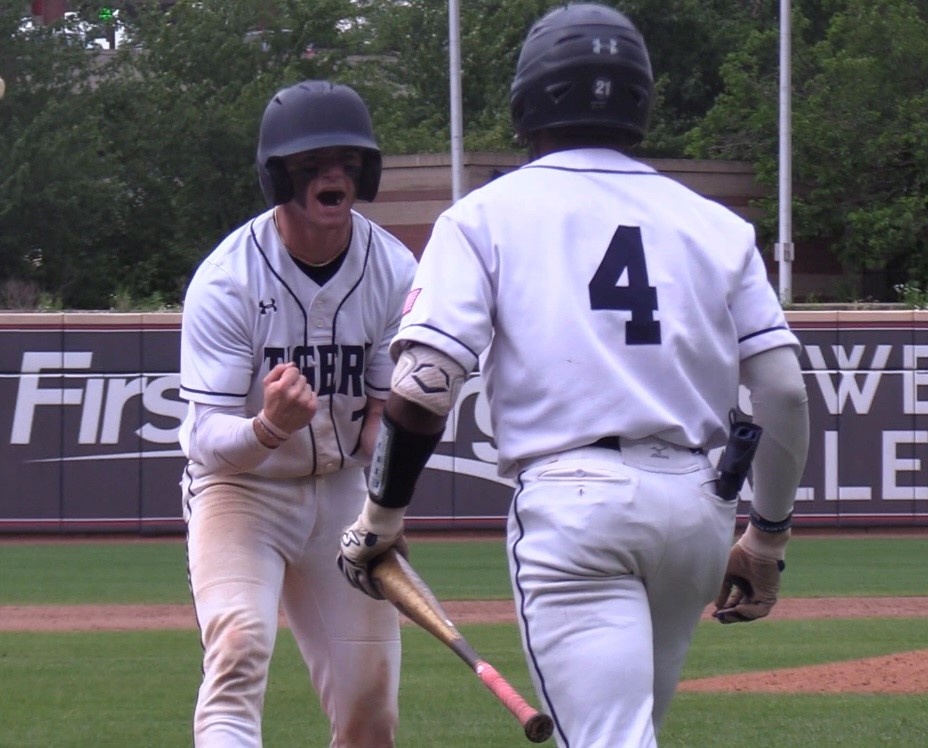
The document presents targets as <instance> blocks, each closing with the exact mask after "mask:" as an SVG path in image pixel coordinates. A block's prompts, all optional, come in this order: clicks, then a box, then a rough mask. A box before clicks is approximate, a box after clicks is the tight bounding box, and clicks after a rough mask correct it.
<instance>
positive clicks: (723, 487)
mask: <svg viewBox="0 0 928 748" xmlns="http://www.w3.org/2000/svg"><path fill="white" fill-rule="evenodd" d="M729 422H730V423H731V429H730V431H729V432H728V444H726V445H725V451H724V452H722V456H721V458H719V467H718V470H719V482H718V490H717V491H716V493H717V494H718V495H719V496H720V497H721V498H723V499H725V501H734V500H735V499H737V498H738V492H739V491H741V486H743V485H744V479H745V478H746V477H747V474H748V471H749V470H750V469H751V461H752V460H753V459H754V453H755V452H757V445H758V443H759V442H760V436H761V434H762V433H763V431H764V430H763V429H762V428H761V427H760V426H758V425H757V424H754V423H751V422H750V421H736V420H735V411H734V410H732V411H730V413H729Z"/></svg>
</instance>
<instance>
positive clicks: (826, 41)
mask: <svg viewBox="0 0 928 748" xmlns="http://www.w3.org/2000/svg"><path fill="white" fill-rule="evenodd" d="M828 7H829V8H830V10H831V14H830V15H828V16H827V17H823V16H822V15H817V16H811V17H810V16H807V15H804V14H803V10H802V9H801V6H800V8H796V7H794V10H793V45H792V46H793V57H792V61H793V99H792V104H793V107H792V109H793V119H792V144H793V156H792V158H793V174H794V199H793V206H792V207H793V225H794V239H795V240H796V241H807V242H817V243H819V244H827V245H828V246H829V248H830V250H831V251H832V252H833V253H834V254H835V255H836V257H837V258H838V260H839V261H840V263H841V264H842V265H843V266H844V267H845V268H846V269H847V271H848V273H849V274H852V275H857V274H861V273H866V272H869V271H881V272H882V273H885V274H886V277H887V279H888V282H887V285H886V287H885V288H884V289H883V293H884V295H886V296H887V298H883V299H880V300H884V301H890V300H893V299H892V298H891V297H892V286H893V285H895V284H899V283H905V282H911V283H914V284H921V285H924V283H925V281H926V280H928V259H926V257H928V117H926V115H928V89H926V87H925V80H928V21H926V19H928V12H926V10H925V7H924V3H917V2H912V1H911V0H842V1H839V0H834V2H831V3H829V4H828ZM819 13H821V9H819ZM777 41H778V34H777V33H776V31H775V30H774V29H768V30H766V31H763V32H759V33H758V34H755V35H753V36H752V37H751V38H749V39H748V40H747V42H746V44H745V45H744V47H743V48H742V49H740V50H738V51H736V52H733V53H732V55H731V56H730V57H729V59H728V61H727V62H726V64H725V66H724V67H723V77H724V79H725V89H726V90H725V93H724V94H723V95H721V96H720V97H719V98H718V99H717V100H716V103H715V106H714V108H713V109H712V110H711V111H710V112H709V114H708V115H707V116H706V118H705V119H704V120H703V121H702V122H701V123H700V124H699V125H698V126H697V127H695V128H694V129H693V130H692V131H691V132H690V133H689V136H688V148H689V153H690V154H692V155H695V156H702V157H707V156H711V157H725V158H741V159H747V160H750V161H753V162H754V163H755V164H756V165H757V174H758V178H759V180H760V181H761V182H763V183H765V184H768V185H770V186H771V187H773V186H774V185H775V184H776V182H777V179H778V150H777V145H778V132H777V124H778V117H777V115H778V96H777V90H778V89H777V85H778V77H777V76H778V70H779V68H778V64H777V62H776V61H777V57H776V51H777ZM763 207H764V209H765V217H764V219H763V220H761V221H760V222H759V229H760V236H761V241H762V243H763V244H769V243H770V242H772V241H773V236H774V231H775V229H776V226H777V221H778V205H777V202H776V200H775V199H773V198H770V199H768V200H765V201H763Z"/></svg>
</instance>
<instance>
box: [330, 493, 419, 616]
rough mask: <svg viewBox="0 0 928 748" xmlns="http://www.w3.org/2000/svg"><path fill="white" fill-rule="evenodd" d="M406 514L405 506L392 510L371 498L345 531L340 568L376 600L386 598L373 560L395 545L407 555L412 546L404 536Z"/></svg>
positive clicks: (351, 580) (340, 553) (349, 578)
mask: <svg viewBox="0 0 928 748" xmlns="http://www.w3.org/2000/svg"><path fill="white" fill-rule="evenodd" d="M405 514H406V509H405V507H403V508H401V509H390V508H387V507H382V506H380V505H379V504H376V503H374V502H373V501H371V500H370V498H368V499H366V500H365V502H364V507H363V508H362V509H361V514H360V515H358V518H357V519H356V520H355V522H354V524H353V525H351V526H350V527H349V528H347V529H346V530H345V532H344V533H342V539H341V544H340V546H339V550H338V561H337V562H338V568H339V569H341V572H342V574H344V575H345V578H346V579H347V580H348V584H350V585H351V586H352V587H354V588H356V589H359V590H361V592H363V593H364V594H365V595H368V596H369V597H372V598H374V599H375V600H383V599H384V597H383V595H382V594H381V593H380V590H379V589H378V587H377V585H376V584H375V583H374V582H373V580H372V579H371V575H370V574H369V573H368V572H369V568H370V562H371V561H373V560H374V559H375V558H377V557H378V556H380V555H381V554H382V553H384V552H385V551H386V550H387V549H388V548H392V547H394V546H396V548H397V550H398V551H399V552H400V553H401V554H402V555H403V556H405V557H407V558H408V557H409V546H408V544H407V542H406V536H405V535H403V517H404V515H405Z"/></svg>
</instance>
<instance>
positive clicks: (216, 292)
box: [180, 263, 253, 406]
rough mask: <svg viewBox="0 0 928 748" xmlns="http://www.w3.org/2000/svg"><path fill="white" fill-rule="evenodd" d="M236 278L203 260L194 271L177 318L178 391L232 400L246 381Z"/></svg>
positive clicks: (208, 400) (239, 399) (248, 344)
mask: <svg viewBox="0 0 928 748" xmlns="http://www.w3.org/2000/svg"><path fill="white" fill-rule="evenodd" d="M244 309H245V306H244V304H242V302H241V296H240V294H239V289H238V286H237V284H236V283H235V282H234V281H233V280H232V279H231V278H230V277H229V276H228V275H227V274H226V273H225V271H223V270H222V268H220V267H218V266H216V265H213V264H211V263H206V264H204V265H202V266H201V267H200V269H199V270H198V271H197V272H196V274H195V275H194V278H193V280H192V281H191V284H190V287H189V289H188V291H187V295H186V298H185V299H184V311H183V315H182V318H181V350H180V395H181V397H183V398H185V399H187V400H189V401H191V402H196V403H203V404H205V405H225V406H238V405H241V404H242V403H244V401H245V398H246V396H247V395H248V391H249V389H250V387H251V379H252V370H253V352H252V347H253V346H252V341H251V335H250V333H249V325H248V323H247V320H246V319H245V311H244Z"/></svg>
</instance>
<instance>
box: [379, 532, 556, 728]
mask: <svg viewBox="0 0 928 748" xmlns="http://www.w3.org/2000/svg"><path fill="white" fill-rule="evenodd" d="M370 575H371V578H372V580H374V582H375V583H376V584H377V585H378V587H379V589H380V592H381V593H382V594H383V596H384V597H385V598H386V599H387V600H389V601H390V602H391V603H393V605H394V606H395V607H396V608H397V609H398V610H399V611H400V612H401V613H402V614H403V615H404V616H406V617H407V618H408V619H409V620H411V621H412V622H413V623H415V624H417V625H419V626H421V627H422V628H423V629H425V630H426V631H428V632H429V633H430V634H431V635H432V636H434V637H435V638H436V639H438V640H439V641H440V642H441V643H442V644H444V645H446V646H447V647H448V648H449V649H451V651H452V652H454V653H455V654H456V655H457V656H458V657H460V658H461V659H462V660H464V662H466V663H467V664H468V666H469V667H470V669H471V670H473V671H474V672H475V673H476V674H477V677H478V678H480V680H481V682H482V683H483V685H485V686H486V687H487V688H488V689H490V691H491V692H492V693H493V695H494V696H496V698H497V699H499V700H500V701H501V702H502V704H503V706H505V707H506V708H507V709H508V710H509V711H510V712H512V714H513V715H514V716H515V718H516V719H517V720H519V724H521V725H522V729H523V730H524V731H525V737H527V738H528V739H529V740H530V741H531V742H533V743H543V742H544V741H546V740H547V739H548V738H550V737H551V735H552V733H553V732H554V720H552V719H551V717H549V716H548V715H547V714H543V713H542V712H539V711H538V710H537V709H535V708H534V707H532V706H531V705H530V704H529V703H528V702H526V700H525V699H524V698H522V696H521V695H520V694H519V692H518V691H516V689H515V688H513V686H512V685H511V684H510V683H509V682H508V681H507V680H506V679H505V678H504V677H503V676H502V675H500V674H499V673H498V672H497V670H496V668H494V667H493V666H492V665H491V664H490V663H489V662H487V661H486V660H484V659H483V658H482V657H480V655H479V654H477V652H476V651H475V650H474V648H473V647H472V646H471V645H470V643H469V642H468V641H467V639H465V638H464V637H463V636H462V634H461V632H460V631H458V630H457V628H456V627H455V625H454V623H453V622H452V621H451V619H450V618H449V617H448V614H447V613H445V611H444V609H443V608H442V607H441V603H439V602H438V599H437V598H436V597H435V595H434V593H433V592H432V590H431V589H430V588H429V586H428V585H427V584H426V583H425V582H424V581H422V578H421V577H420V576H419V575H418V574H417V573H416V571H415V569H413V568H412V566H411V565H410V564H409V561H407V560H406V559H405V558H404V557H403V556H402V555H401V554H400V553H398V552H397V551H396V549H395V548H390V549H389V550H388V551H387V552H386V553H384V554H382V555H381V556H378V557H377V558H376V559H374V560H373V561H372V562H371V567H370Z"/></svg>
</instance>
